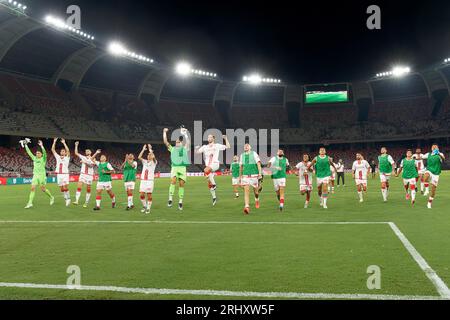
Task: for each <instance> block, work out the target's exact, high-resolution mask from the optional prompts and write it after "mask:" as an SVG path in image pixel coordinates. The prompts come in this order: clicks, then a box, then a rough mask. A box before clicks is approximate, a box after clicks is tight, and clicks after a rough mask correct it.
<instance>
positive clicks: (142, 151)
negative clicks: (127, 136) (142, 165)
mask: <svg viewBox="0 0 450 320" xmlns="http://www.w3.org/2000/svg"><path fill="white" fill-rule="evenodd" d="M146 150H147V145H146V144H144V146H143V147H142V150H141V152H140V153H139V156H138V159H139V160H140V161H142V160H144V158H143V157H144V152H145V151H146Z"/></svg>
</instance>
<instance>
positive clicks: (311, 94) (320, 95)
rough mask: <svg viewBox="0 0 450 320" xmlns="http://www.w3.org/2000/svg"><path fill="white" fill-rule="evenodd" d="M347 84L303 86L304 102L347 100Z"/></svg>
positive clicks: (322, 102)
mask: <svg viewBox="0 0 450 320" xmlns="http://www.w3.org/2000/svg"><path fill="white" fill-rule="evenodd" d="M349 100H350V99H349V90H348V85H347V84H329V85H328V84H327V85H312V86H305V103H306V104H327V103H342V102H349Z"/></svg>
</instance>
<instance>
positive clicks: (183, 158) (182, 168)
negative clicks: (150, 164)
mask: <svg viewBox="0 0 450 320" xmlns="http://www.w3.org/2000/svg"><path fill="white" fill-rule="evenodd" d="M168 131H169V129H167V128H165V129H164V131H163V141H164V144H165V145H166V147H167V150H169V152H170V162H171V166H172V170H171V173H170V177H171V181H170V187H169V201H168V202H167V206H168V207H172V205H173V196H174V194H175V188H176V184H177V181H178V209H179V210H180V211H182V210H183V200H184V186H185V184H186V179H187V173H186V171H187V167H188V166H189V165H190V161H189V155H188V154H189V151H190V149H191V143H190V140H189V136H188V131H187V130H186V129H185V128H182V129H181V134H182V137H179V138H178V139H177V140H176V142H175V146H172V145H171V144H170V143H169V140H168V139H167V132H168ZM183 142H184V145H183Z"/></svg>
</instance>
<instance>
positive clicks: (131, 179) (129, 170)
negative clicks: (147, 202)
mask: <svg viewBox="0 0 450 320" xmlns="http://www.w3.org/2000/svg"><path fill="white" fill-rule="evenodd" d="M137 165H138V164H137V162H136V161H134V154H132V153H130V154H127V155H125V161H124V162H123V163H122V166H121V168H122V170H123V182H124V185H125V191H126V192H127V197H128V202H127V209H126V210H127V211H128V210H131V209H134V202H133V192H134V188H135V185H136V172H137Z"/></svg>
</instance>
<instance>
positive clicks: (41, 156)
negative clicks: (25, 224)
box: [22, 139, 55, 209]
mask: <svg viewBox="0 0 450 320" xmlns="http://www.w3.org/2000/svg"><path fill="white" fill-rule="evenodd" d="M29 141H30V140H29V139H25V140H24V141H23V144H22V146H23V147H24V148H25V150H26V152H27V154H28V156H29V157H30V158H31V160H33V179H32V181H31V191H30V196H29V199H28V204H27V206H26V207H25V209H30V208H32V207H33V200H34V196H35V194H36V187H40V189H41V190H42V192H44V193H45V194H46V195H47V196H48V197H49V198H50V205H53V204H54V203H55V198H54V197H53V196H52V194H51V193H50V191H49V190H48V189H47V187H46V185H47V173H46V169H45V165H46V164H47V152H46V151H45V148H44V144H43V143H42V140H39V141H38V146H39V147H40V148H41V151H39V150H38V151H36V154H35V155H34V154H33V153H32V152H31V150H30V148H29V147H28V142H29Z"/></svg>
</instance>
